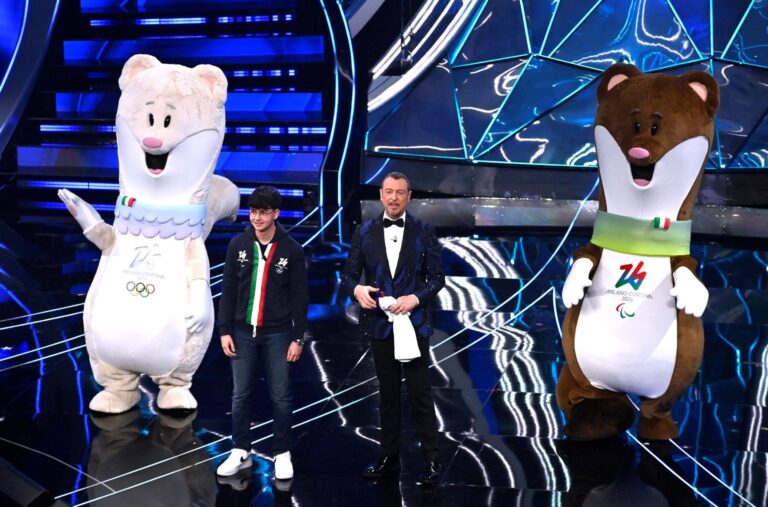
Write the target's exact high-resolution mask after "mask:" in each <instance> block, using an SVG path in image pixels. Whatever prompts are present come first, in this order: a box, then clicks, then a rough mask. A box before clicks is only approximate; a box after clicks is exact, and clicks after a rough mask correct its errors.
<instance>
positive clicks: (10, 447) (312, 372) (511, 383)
mask: <svg viewBox="0 0 768 507" xmlns="http://www.w3.org/2000/svg"><path fill="white" fill-rule="evenodd" d="M0 227H5V228H2V229H0V232H2V233H3V235H2V237H3V241H2V243H3V245H2V247H0V268H1V269H0V345H2V350H1V351H0V456H2V458H3V459H4V460H6V461H7V462H9V463H10V465H12V466H13V467H14V468H15V469H16V470H18V471H19V472H21V473H22V474H24V475H25V476H27V477H29V478H31V479H32V480H34V481H35V482H37V483H38V484H40V485H41V486H43V487H44V488H46V489H47V490H49V491H50V492H52V493H53V494H54V495H55V496H57V497H58V498H59V499H60V500H61V501H62V502H64V503H66V504H68V505H91V504H93V505H121V506H123V505H125V506H154V505H162V506H165V505H167V506H181V505H183V506H186V505H195V506H207V505H220V506H229V505H250V506H268V505H294V506H312V505H320V506H326V505H327V506H356V507H359V506H362V505H364V506H366V507H373V506H378V505H381V506H390V505H392V506H399V505H407V506H418V505H435V506H484V505H499V506H507V505H531V506H538V505H552V506H555V505H592V506H609V505H610V506H616V505H622V506H624V505H632V506H655V505H660V506H663V505H670V506H677V505H755V506H763V505H766V504H768V484H767V482H768V472H767V471H766V466H768V454H767V453H768V423H766V422H765V421H764V413H765V410H766V409H765V407H766V406H768V375H767V374H766V372H765V365H766V363H767V362H768V339H766V319H768V312H766V310H767V309H768V297H767V295H766V291H765V289H763V286H764V284H765V283H766V282H768V280H766V278H768V273H766V266H767V265H768V264H767V261H768V254H767V253H766V252H765V251H762V250H761V249H760V247H759V246H758V247H757V248H756V247H755V246H754V245H752V246H751V248H734V247H732V246H728V247H726V246H719V245H715V244H698V245H696V247H695V248H694V256H696V257H697V258H698V259H700V260H701V267H700V273H699V274H700V276H701V277H702V279H703V280H704V282H705V283H706V285H707V286H708V287H709V288H710V291H711V299H710V304H709V308H708V310H707V313H706V314H705V316H704V322H705V330H706V351H705V359H704V364H703V367H702V370H701V373H700V375H699V377H698V378H697V380H696V382H695V384H694V385H693V386H692V387H691V388H690V390H689V392H688V394H687V395H686V396H685V398H684V399H683V400H680V401H679V402H678V403H677V405H676V406H675V408H674V412H673V413H674V417H675V419H676V420H677V421H678V423H679V425H680V427H681V436H680V438H679V440H678V441H677V442H663V443H658V442H657V443H653V444H651V445H643V444H641V443H639V442H637V441H636V440H635V437H634V435H635V432H634V428H633V429H632V430H630V431H629V432H628V433H627V434H626V435H625V436H623V437H622V438H620V439H615V440H610V441H601V442H593V443H580V442H571V441H567V440H565V439H564V438H563V433H562V428H563V423H564V421H563V417H562V414H561V413H560V411H559V410H558V408H557V405H556V403H555V399H554V391H555V383H556V379H557V375H558V372H559V370H560V368H561V367H562V364H563V356H562V353H561V346H560V334H559V326H560V322H561V320H562V317H563V313H564V308H563V306H562V303H561V302H560V300H559V291H560V288H561V286H562V280H563V277H564V274H565V272H566V271H567V266H568V263H569V258H570V255H571V253H572V252H573V251H574V249H575V248H576V247H578V246H580V245H581V244H583V243H584V242H585V241H586V237H585V236H584V235H583V234H576V233H574V235H573V236H572V237H566V238H563V237H562V236H558V235H525V236H509V237H494V238H474V239H469V238H443V239H442V242H443V245H444V247H445V248H444V251H443V263H444V266H445V268H446V272H447V274H448V275H449V278H448V283H447V286H446V289H445V290H444V291H443V292H442V293H441V295H440V298H439V304H438V305H437V306H436V308H435V310H434V319H435V322H436V328H437V331H436V332H435V334H434V336H433V337H432V345H433V349H432V356H433V357H432V360H433V364H434V367H433V368H432V370H431V371H432V382H433V386H434V389H433V393H434V398H435V403H436V407H437V414H438V421H439V427H440V434H441V449H442V456H441V460H442V462H443V463H444V465H445V473H444V475H443V477H442V480H441V482H440V483H439V485H438V486H437V487H433V488H425V487H423V486H422V485H420V484H418V482H417V481H418V474H419V472H420V469H421V466H422V461H421V456H420V453H419V451H418V443H417V439H416V436H415V434H414V432H413V430H412V426H411V425H410V414H409V413H408V410H407V405H406V410H405V413H404V418H405V420H406V422H405V424H404V428H405V429H406V430H405V432H404V435H403V447H402V454H401V455H402V461H403V469H402V473H401V475H400V476H399V478H394V479H392V480H388V481H379V482H368V481H365V480H364V479H363V478H362V477H361V471H362V469H363V467H364V466H365V465H366V464H367V463H368V462H369V461H371V460H372V459H374V458H375V457H376V453H377V440H378V438H379V429H378V426H379V421H378V408H377V403H378V399H377V388H378V387H377V383H376V380H375V378H374V368H373V360H372V356H371V353H370V350H369V344H368V343H367V342H366V341H363V340H361V339H360V338H359V337H358V335H357V332H356V327H355V324H354V320H355V318H356V315H355V313H356V312H355V308H354V307H352V306H349V305H348V300H347V299H346V298H345V297H344V296H342V295H340V294H339V293H338V287H337V280H338V278H337V270H338V269H339V267H340V264H339V262H340V259H342V260H343V257H340V256H339V254H338V253H337V250H336V249H332V248H328V249H327V251H326V249H324V248H321V247H318V248H316V249H314V251H313V253H314V255H313V257H312V260H311V262H310V272H311V274H312V280H311V297H312V307H311V318H310V320H311V332H312V340H311V341H310V342H308V344H307V346H306V347H305V354H304V357H303V358H302V359H301V361H300V362H299V363H298V364H296V365H295V367H294V369H293V381H294V401H295V408H296V413H295V440H296V442H295V448H294V451H293V456H294V465H295V469H296V476H295V478H294V480H293V481H291V483H275V481H274V480H273V479H272V473H273V469H272V464H271V461H270V460H269V459H268V457H269V454H270V452H271V441H270V436H271V428H270V424H269V422H270V419H271V417H270V404H269V401H268V396H267V391H266V386H265V385H264V384H263V382H262V384H261V385H260V390H259V393H258V395H257V396H256V400H257V401H256V404H255V406H254V411H253V429H252V438H253V441H254V447H255V448H256V449H257V450H258V452H259V454H258V455H257V456H256V458H255V462H254V467H253V468H252V469H251V470H247V471H244V472H241V473H240V474H238V475H236V476H234V477H231V478H228V479H226V480H222V479H217V478H216V476H215V474H214V470H215V468H216V466H217V465H218V464H219V463H220V462H221V461H222V460H223V459H224V457H225V456H226V452H227V451H228V450H229V448H230V443H229V440H228V436H229V433H230V415H229V411H230V401H229V396H230V394H231V389H232V384H231V382H232V380H231V375H230V372H229V365H228V362H227V360H226V358H225V357H224V356H223V354H222V353H221V352H220V349H219V347H218V337H217V336H214V338H213V340H212V342H211V347H210V348H209V350H208V354H207V356H206V358H205V360H204V362H203V364H202V366H201V367H200V369H199V371H198V373H197V375H196V377H195V381H194V385H193V388H192V390H193V393H194V394H195V396H196V397H197V399H198V401H199V404H200V407H199V409H198V410H197V411H196V412H194V413H191V414H185V415H180V414H167V413H157V411H156V410H155V406H154V401H153V400H154V396H155V394H156V392H157V390H156V387H155V386H154V385H153V384H152V382H151V381H150V380H149V379H144V381H143V382H142V390H143V393H144V394H143V397H142V400H141V403H140V407H139V408H136V409H134V410H132V411H130V412H128V413H125V414H121V415H117V416H108V417H104V416H102V417H96V416H92V415H90V414H89V413H88V410H87V404H88V400H89V399H90V398H91V397H92V396H93V395H94V393H95V392H97V390H98V386H97V385H96V384H95V383H94V381H93V378H92V375H91V371H90V367H89V365H88V360H87V354H86V353H85V348H84V341H83V337H82V333H83V329H82V322H81V320H80V319H81V315H80V313H79V312H80V311H81V310H82V306H81V303H82V301H83V296H82V293H83V292H84V291H85V290H86V289H87V285H88V283H89V281H90V279H91V277H92V273H93V271H94V270H95V264H96V260H97V259H98V257H97V256H96V252H95V250H94V249H93V247H90V246H89V245H87V244H85V243H84V242H83V240H82V236H81V235H79V233H78V232H77V231H76V230H75V229H57V228H55V227H54V228H52V231H44V230H42V229H39V230H37V231H28V232H27V233H26V234H25V237H24V238H23V239H22V238H21V237H20V236H17V235H16V234H15V233H13V231H11V230H10V229H9V228H7V227H6V226H2V225H0ZM227 236H228V234H225V233H222V234H219V235H214V236H213V237H212V238H211V240H210V241H209V250H210V252H211V261H212V262H211V264H212V265H214V266H215V265H216V264H217V263H218V262H220V260H221V257H222V250H223V247H224V245H225V242H226V238H227ZM220 273H221V268H220V267H215V268H214V269H213V272H212V274H213V278H212V282H213V283H214V284H215V283H216V281H217V280H219V279H220V277H217V276H216V275H219V274H220ZM217 287H219V285H214V289H216V288H217ZM216 292H218V291H217V290H214V293H216ZM70 305H72V306H70ZM62 307H63V308H62ZM57 308H58V309H57ZM52 309H56V310H55V311H48V310H52ZM41 312H47V313H41ZM29 313H32V314H33V315H32V316H31V317H24V316H25V315H27V314H29ZM19 316H21V318H16V317H19ZM32 322H34V324H32ZM403 396H404V397H405V396H407V395H406V394H404V395H403ZM6 486H7V485H3V486H0V489H2V488H3V487H6ZM97 500H98V501H97Z"/></svg>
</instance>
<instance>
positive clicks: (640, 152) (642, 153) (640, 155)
mask: <svg viewBox="0 0 768 507" xmlns="http://www.w3.org/2000/svg"><path fill="white" fill-rule="evenodd" d="M146 142H147V140H146V139H145V140H144V143H145V144H146ZM629 156H630V157H632V158H636V159H644V158H648V157H650V156H651V152H650V151H648V150H646V149H645V148H638V147H637V146H635V147H634V148H630V149H629Z"/></svg>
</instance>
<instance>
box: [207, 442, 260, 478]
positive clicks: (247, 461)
mask: <svg viewBox="0 0 768 507" xmlns="http://www.w3.org/2000/svg"><path fill="white" fill-rule="evenodd" d="M252 464H253V461H251V453H250V451H246V450H245V449H237V448H235V449H232V452H230V453H229V456H228V457H227V459H225V460H224V462H223V463H222V464H221V465H219V468H217V469H216V475H221V476H224V477H228V476H230V475H235V474H236V473H237V471H238V470H242V469H243V468H248V467H249V466H251V465H252Z"/></svg>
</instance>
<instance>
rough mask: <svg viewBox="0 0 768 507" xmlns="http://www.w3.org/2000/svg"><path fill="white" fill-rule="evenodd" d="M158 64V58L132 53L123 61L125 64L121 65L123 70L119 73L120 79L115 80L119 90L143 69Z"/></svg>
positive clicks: (123, 88)
mask: <svg viewBox="0 0 768 507" xmlns="http://www.w3.org/2000/svg"><path fill="white" fill-rule="evenodd" d="M158 65H160V60H158V59H157V58H155V57H154V56H152V55H133V56H132V57H130V58H129V59H128V61H127V62H125V65H123V72H122V73H121V74H120V79H119V80H118V81H117V84H118V85H119V86H120V91H123V90H125V87H126V86H128V83H130V82H131V81H133V79H134V78H135V77H136V76H138V75H139V74H141V73H142V72H144V71H145V70H147V69H151V68H152V67H157V66H158Z"/></svg>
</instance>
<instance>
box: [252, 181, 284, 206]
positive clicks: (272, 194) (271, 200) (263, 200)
mask: <svg viewBox="0 0 768 507" xmlns="http://www.w3.org/2000/svg"><path fill="white" fill-rule="evenodd" d="M282 203H283V196H281V195H280V192H278V191H277V189H276V188H275V187H270V186H267V185H262V186H260V187H256V189H255V190H254V191H253V192H252V193H251V196H250V197H249V198H248V207H249V208H253V209H280V205H281V204H282Z"/></svg>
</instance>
